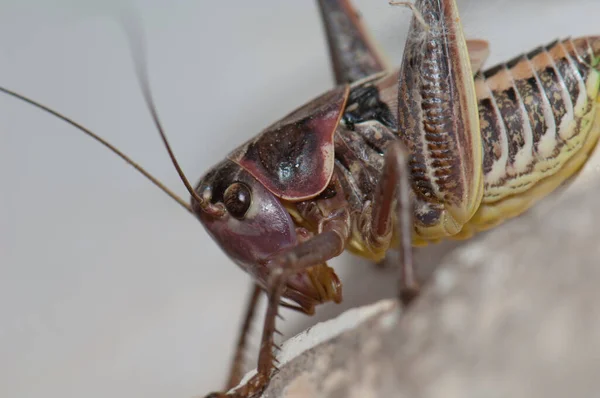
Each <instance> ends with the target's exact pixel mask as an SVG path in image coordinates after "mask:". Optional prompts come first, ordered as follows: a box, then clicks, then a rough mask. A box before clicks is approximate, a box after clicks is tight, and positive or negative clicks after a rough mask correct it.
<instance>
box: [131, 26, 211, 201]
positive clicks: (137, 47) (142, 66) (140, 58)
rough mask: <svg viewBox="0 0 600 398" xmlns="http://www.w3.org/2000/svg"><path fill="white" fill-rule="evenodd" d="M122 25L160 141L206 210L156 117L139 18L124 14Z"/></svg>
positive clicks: (189, 190)
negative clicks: (128, 16)
mask: <svg viewBox="0 0 600 398" xmlns="http://www.w3.org/2000/svg"><path fill="white" fill-rule="evenodd" d="M123 27H124V29H125V32H126V33H127V36H128V38H129V43H130V46H131V47H130V48H131V54H132V56H133V62H134V66H135V71H136V74H135V75H136V77H137V79H138V83H139V85H140V88H141V90H142V94H143V96H144V101H145V102H146V106H147V107H148V110H149V111H150V114H151V115H152V120H153V121H154V125H155V126H156V129H157V130H158V133H159V134H160V137H161V138H162V141H163V143H164V144H165V148H167V152H169V157H170V158H171V162H173V166H175V170H177V174H179V178H181V182H183V185H185V187H186V188H187V190H188V192H189V193H190V195H191V196H192V198H194V200H196V201H197V202H198V203H199V204H200V205H201V207H202V208H203V209H204V210H208V208H207V207H208V206H210V205H209V204H208V203H206V200H204V199H202V198H201V197H200V196H199V195H198V194H197V193H196V191H194V188H192V184H190V182H189V181H188V179H187V177H186V176H185V174H184V172H183V170H182V169H181V166H179V162H178V161H177V158H175V154H174V153H173V150H172V149H171V145H170V144H169V140H168V139H167V135H166V134H165V131H164V129H163V127H162V124H161V122H160V119H159V117H158V112H157V110H156V105H155V104H154V100H153V98H152V92H151V90H150V84H149V83H148V82H149V79H148V68H147V67H146V64H147V61H146V47H145V46H144V42H143V40H141V37H140V36H143V35H142V34H141V32H142V29H141V26H140V25H139V20H138V19H137V18H129V20H127V15H125V18H124V23H123ZM136 33H137V35H136ZM136 38H137V39H138V40H137V41H136V40H135V39H136Z"/></svg>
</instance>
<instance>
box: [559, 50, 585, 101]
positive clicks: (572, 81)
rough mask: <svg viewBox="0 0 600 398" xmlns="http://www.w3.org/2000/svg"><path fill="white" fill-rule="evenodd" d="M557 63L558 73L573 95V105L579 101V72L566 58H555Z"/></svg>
mask: <svg viewBox="0 0 600 398" xmlns="http://www.w3.org/2000/svg"><path fill="white" fill-rule="evenodd" d="M554 63H555V64H556V68H557V69H558V73H559V75H560V77H562V80H563V81H564V82H565V85H566V86H567V90H568V91H569V94H570V96H571V102H572V103H573V106H575V104H576V103H577V98H578V97H579V83H578V81H577V72H576V71H574V70H573V67H572V66H571V64H570V62H569V60H568V59H566V58H560V59H556V60H554Z"/></svg>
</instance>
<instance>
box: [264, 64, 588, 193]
mask: <svg viewBox="0 0 600 398" xmlns="http://www.w3.org/2000/svg"><path fill="white" fill-rule="evenodd" d="M592 59H594V58H593V57H592ZM590 62H592V61H590ZM594 62H595V61H594ZM586 83H587V82H586ZM350 105H352V104H350ZM348 121H349V122H351V123H353V124H354V123H355V122H356V121H350V120H349V119H348ZM359 122H360V121H359ZM272 189H273V188H272Z"/></svg>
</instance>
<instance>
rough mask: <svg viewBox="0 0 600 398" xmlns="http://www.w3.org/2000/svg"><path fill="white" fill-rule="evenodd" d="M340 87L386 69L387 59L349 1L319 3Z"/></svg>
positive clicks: (324, 1) (326, 0)
mask: <svg viewBox="0 0 600 398" xmlns="http://www.w3.org/2000/svg"><path fill="white" fill-rule="evenodd" d="M319 8H320V10H321V18H322V20H323V26H324V27H325V33H326V35H327V43H328V45H329V55H330V57H331V63H332V67H333V73H334V76H335V82H336V83H337V84H344V83H352V82H354V81H356V80H360V79H362V78H364V77H367V76H370V75H372V74H375V73H378V72H382V71H384V70H385V69H386V62H385V61H384V57H383V56H382V55H381V54H380V52H379V51H378V49H377V46H376V44H375V43H374V42H373V40H371V38H370V37H369V34H368V32H367V30H366V29H365V27H364V25H363V23H362V21H361V17H360V14H359V13H358V12H357V11H356V9H355V8H354V7H353V6H352V4H350V1H349V0H319Z"/></svg>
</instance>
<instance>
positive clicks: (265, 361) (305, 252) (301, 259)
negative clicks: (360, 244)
mask: <svg viewBox="0 0 600 398" xmlns="http://www.w3.org/2000/svg"><path fill="white" fill-rule="evenodd" d="M346 225H347V223H346V222H345V220H341V219H340V220H335V219H334V220H331V222H330V223H328V224H326V225H325V226H324V229H323V232H322V233H321V234H319V235H317V236H315V237H313V238H311V239H310V240H308V241H306V242H304V243H301V244H300V245H298V246H296V247H294V248H292V249H290V250H289V251H287V252H285V253H283V254H282V255H280V256H278V257H276V258H274V259H273V261H272V263H271V264H270V265H269V267H270V268H271V276H270V280H269V287H268V307H267V313H266V315H265V323H264V326H263V334H262V339H261V346H260V351H259V356H258V367H257V373H256V375H255V376H253V377H252V378H251V379H250V380H249V381H248V382H247V383H246V384H244V385H242V386H241V387H239V388H238V389H236V390H235V391H232V392H231V393H229V394H227V393H213V394H210V395H208V396H207V398H222V397H229V398H250V397H255V396H257V395H258V394H260V393H261V392H262V391H263V390H264V388H265V387H266V386H267V384H268V383H269V381H270V379H271V376H272V374H273V372H274V371H276V370H277V367H276V366H275V363H274V362H276V360H275V357H274V355H273V349H274V348H275V344H274V342H273V337H274V334H275V332H276V329H275V318H276V317H277V315H278V309H279V305H280V301H281V297H282V294H283V292H284V290H285V288H286V282H287V280H288V278H289V277H290V276H292V275H294V274H296V273H299V272H303V271H305V270H307V269H308V268H310V267H312V266H314V265H317V264H321V263H323V262H326V261H328V260H330V259H331V258H333V257H336V256H338V255H339V254H341V253H342V251H343V250H344V247H345V242H346V239H347V237H348V233H349V231H348V230H347V228H346Z"/></svg>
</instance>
